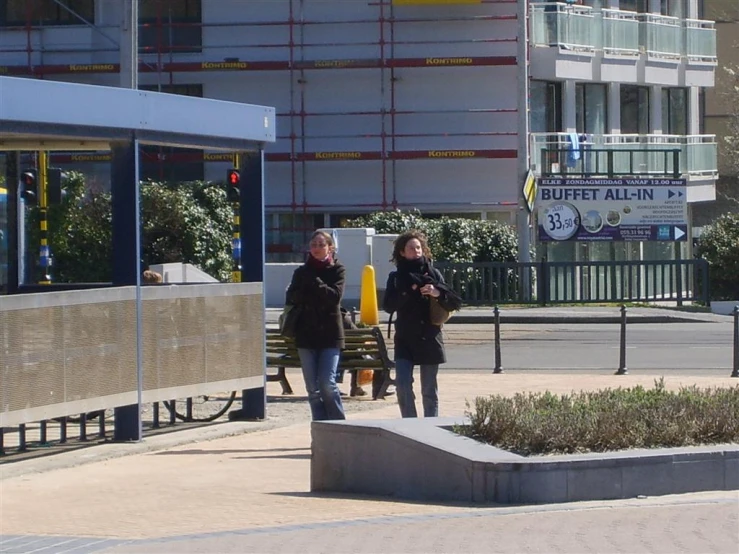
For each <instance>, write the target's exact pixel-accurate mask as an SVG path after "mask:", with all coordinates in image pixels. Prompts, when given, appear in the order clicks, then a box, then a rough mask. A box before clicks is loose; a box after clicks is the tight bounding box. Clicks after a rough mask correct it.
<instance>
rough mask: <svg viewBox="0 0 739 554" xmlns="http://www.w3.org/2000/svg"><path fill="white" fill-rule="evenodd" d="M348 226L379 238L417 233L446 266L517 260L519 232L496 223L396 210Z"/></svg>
mask: <svg viewBox="0 0 739 554" xmlns="http://www.w3.org/2000/svg"><path fill="white" fill-rule="evenodd" d="M347 226H348V227H372V228H374V229H375V231H376V232H377V233H380V234H384V233H389V234H396V233H403V232H405V231H408V230H409V229H417V230H419V231H422V232H423V233H424V234H425V235H426V237H427V238H428V241H429V247H430V248H431V252H432V253H433V255H434V259H435V260H439V261H444V262H452V263H472V262H514V261H516V260H517V259H518V239H517V235H516V230H515V229H514V228H513V227H511V226H509V225H503V224H501V223H498V222H495V221H482V220H478V219H464V218H449V217H441V218H438V219H424V217H423V216H422V215H421V212H419V211H418V210H412V211H408V212H403V211H399V210H394V211H387V212H375V213H372V214H369V215H367V216H364V217H359V218H356V219H352V220H349V221H348V223H347Z"/></svg>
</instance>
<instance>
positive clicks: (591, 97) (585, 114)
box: [575, 83, 608, 135]
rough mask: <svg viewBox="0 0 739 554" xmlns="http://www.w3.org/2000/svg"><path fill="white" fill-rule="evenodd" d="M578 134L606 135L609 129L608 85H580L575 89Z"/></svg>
mask: <svg viewBox="0 0 739 554" xmlns="http://www.w3.org/2000/svg"><path fill="white" fill-rule="evenodd" d="M575 95H576V98H575V103H576V117H577V132H578V133H587V134H591V135H604V134H606V132H607V129H608V90H607V89H606V85H601V84H590V83H588V84H585V83H578V84H577V85H576V87H575Z"/></svg>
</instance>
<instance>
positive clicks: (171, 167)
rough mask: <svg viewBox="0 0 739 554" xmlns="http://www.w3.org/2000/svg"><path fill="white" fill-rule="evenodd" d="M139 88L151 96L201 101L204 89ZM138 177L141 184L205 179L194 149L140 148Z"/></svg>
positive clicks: (200, 156)
mask: <svg viewBox="0 0 739 554" xmlns="http://www.w3.org/2000/svg"><path fill="white" fill-rule="evenodd" d="M140 88H141V90H149V91H154V92H165V93H168V94H181V95H183V96H196V97H198V98H202V97H203V85H161V86H159V85H150V86H142V87H140ZM140 173H141V179H144V180H145V179H151V180H152V181H160V182H172V183H182V182H186V181H202V180H204V179H205V164H204V162H203V151H202V150H199V149H195V148H175V147H172V146H150V145H143V146H142V147H141V167H140Z"/></svg>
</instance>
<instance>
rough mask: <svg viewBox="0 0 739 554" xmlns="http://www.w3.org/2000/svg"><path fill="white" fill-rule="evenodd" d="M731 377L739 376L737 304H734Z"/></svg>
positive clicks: (738, 309)
mask: <svg viewBox="0 0 739 554" xmlns="http://www.w3.org/2000/svg"><path fill="white" fill-rule="evenodd" d="M731 376H732V377H739V306H734V371H732V372H731Z"/></svg>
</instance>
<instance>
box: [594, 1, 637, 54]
mask: <svg viewBox="0 0 739 554" xmlns="http://www.w3.org/2000/svg"><path fill="white" fill-rule="evenodd" d="M601 16H602V19H601V22H600V23H601V25H602V27H601V28H602V32H603V40H602V48H603V52H604V53H606V54H614V55H620V56H638V55H639V14H637V13H635V12H624V11H621V10H602V11H601Z"/></svg>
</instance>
